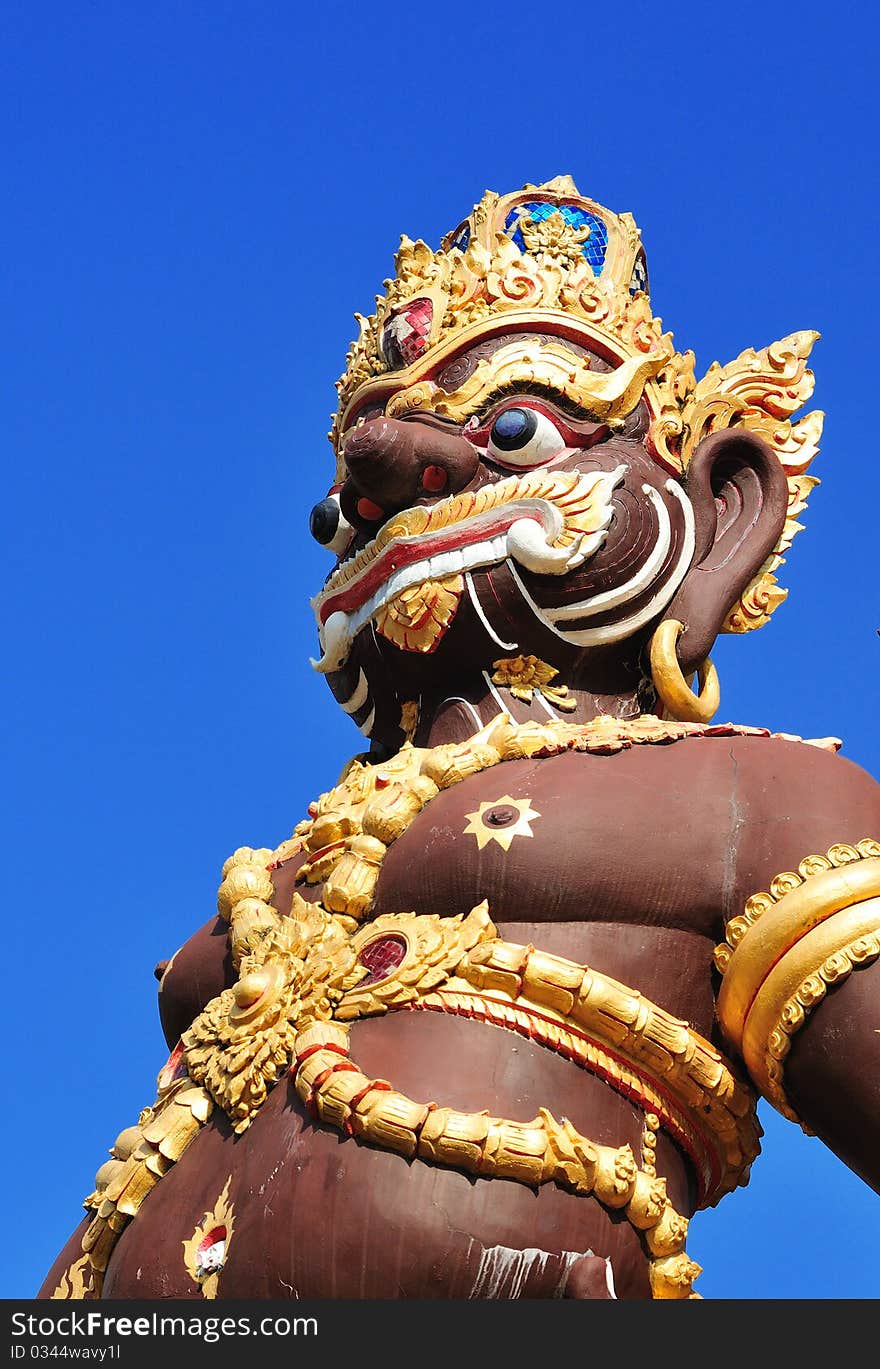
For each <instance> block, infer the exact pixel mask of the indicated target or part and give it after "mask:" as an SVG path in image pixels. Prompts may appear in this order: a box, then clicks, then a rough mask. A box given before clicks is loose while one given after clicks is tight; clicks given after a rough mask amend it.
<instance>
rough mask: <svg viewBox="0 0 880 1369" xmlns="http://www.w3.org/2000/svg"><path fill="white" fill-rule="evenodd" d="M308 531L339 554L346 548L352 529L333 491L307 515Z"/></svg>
mask: <svg viewBox="0 0 880 1369" xmlns="http://www.w3.org/2000/svg"><path fill="white" fill-rule="evenodd" d="M309 531H310V532H311V534H312V536H313V537H314V539H315V541H316V542H320V544H321V546H322V547H326V548H327V550H328V551H332V552H334V553H335V555H336V556H341V555H342V554H343V552H344V551H345V550H346V549H347V547H348V544H349V543H350V541H351V539H352V537H353V536H354V529H353V528H352V526H351V524H350V523H349V522H348V520H347V519H346V517H345V514H344V513H343V512H342V509H341V508H340V507H339V495H338V493H336V492H335V491H334V492H333V493H332V494H328V496H327V498H326V499H322V500H321V502H320V504H316V505H315V507H314V508H313V509H312V512H311V515H310V517H309Z"/></svg>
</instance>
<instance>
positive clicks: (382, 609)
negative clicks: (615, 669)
mask: <svg viewBox="0 0 880 1369" xmlns="http://www.w3.org/2000/svg"><path fill="white" fill-rule="evenodd" d="M524 340H525V341H528V342H529V343H530V344H537V345H539V346H544V345H546V344H552V345H553V346H555V348H556V349H557V351H558V349H559V346H560V342H561V339H560V338H559V337H555V336H553V337H551V336H549V335H547V334H542V335H537V336H536V335H529V337H528V338H525V339H524V335H522V334H520V335H518V337H517V338H516V339H515V341H516V342H517V343H522V342H523V341H524ZM512 341H514V339H512V338H511V337H510V336H506V337H496V338H493V339H491V340H488V341H486V340H484V341H482V342H480V343H478V344H477V345H476V346H474V347H472V348H471V349H470V350H468V351H464V352H462V353H459V354H458V355H457V356H456V357H455V358H454V359H453V360H452V361H451V362H449V363H448V364H447V365H446V367H445V368H444V369H443V370H441V371H440V372H439V374H438V375H437V376H436V377H435V383H436V387H437V389H436V395H437V396H439V399H437V398H435V403H434V406H433V408H432V410H430V411H426V412H425V411H414V412H411V413H406V414H404V415H402V416H401V417H399V418H389V417H387V416H385V414H383V412H382V411H381V410H380V409H379V408H378V406H374V407H373V408H372V409H369V408H364V409H362V410H361V411H360V412H358V411H357V410H355V411H354V412H353V414H352V416H351V421H350V422H349V424H348V426H347V428H346V430H345V431H344V432H343V434H342V435H341V443H342V452H343V456H344V458H345V462H346V466H347V469H348V476H347V479H346V480H345V483H344V484H343V485H342V486H341V487H336V488H335V489H334V490H333V491H332V492H331V494H330V496H328V499H327V500H325V501H323V502H322V504H319V505H318V506H317V507H316V509H315V510H314V511H313V515H312V530H313V532H314V533H315V535H316V536H317V537H318V540H319V541H321V542H323V543H324V544H325V545H327V546H329V547H330V548H331V549H332V550H333V551H334V552H335V553H336V555H337V562H336V566H335V568H334V569H333V570H332V571H331V573H330V575H329V576H328V579H327V581H326V582H325V585H324V587H323V589H322V590H321V592H320V593H319V594H318V595H317V596H316V597H315V599H314V600H313V605H314V608H315V613H316V617H317V620H318V624H319V634H320V641H321V648H322V655H321V659H320V661H318V662H317V663H316V665H317V668H318V669H319V670H321V671H322V672H323V673H325V674H326V675H327V678H328V681H329V683H330V686H331V689H332V690H333V692H334V694H335V695H336V697H337V699H338V700H339V702H340V704H342V706H343V707H344V708H346V710H347V711H349V712H351V713H352V714H354V715H355V717H356V720H358V721H361V715H362V714H364V712H365V710H367V706H368V703H369V710H368V711H367V712H366V713H365V716H364V718H363V724H364V725H365V724H366V722H367V721H369V722H370V728H369V732H370V735H372V736H374V737H375V736H377V735H378V734H381V735H383V736H386V737H390V731H391V729H393V728H394V727H399V721H400V708H401V706H402V704H404V703H405V702H407V701H408V700H415V699H418V698H419V697H420V696H422V695H424V694H425V693H426V692H431V693H433V694H435V695H436V694H438V692H441V691H446V692H447V693H448V692H449V691H453V692H454V691H455V690H456V688H464V687H465V685H466V683H467V680H468V678H472V677H473V676H474V675H475V673H476V674H477V675H479V673H480V672H482V671H488V672H491V669H492V665H493V662H495V661H497V660H498V659H499V658H500V657H509V656H511V655H513V654H515V653H516V654H529V655H534V656H537V657H539V658H540V659H541V660H543V661H545V662H547V663H548V664H550V665H551V666H552V667H553V668H554V669H556V670H558V671H559V675H560V680H561V681H565V680H568V681H570V680H571V679H572V678H573V676H574V675H575V674H576V673H577V672H578V671H579V670H582V669H583V667H584V665H585V663H587V662H593V663H594V664H595V663H596V662H597V661H599V660H600V659H601V660H604V661H606V662H607V663H608V664H609V665H610V664H611V663H612V662H613V661H614V659H615V658H617V657H619V656H620V654H621V653H622V652H623V653H627V652H628V653H629V655H630V656H632V654H633V652H634V651H635V652H638V651H639V650H640V649H641V646H642V644H643V642H644V639H645V631H646V630H647V627H648V625H649V624H650V623H652V622H653V621H655V620H656V618H657V615H658V614H659V613H660V612H662V610H663V608H664V607H665V606H666V605H667V604H668V602H669V600H670V599H671V598H672V596H673V594H674V593H675V591H676V589H677V588H678V586H679V584H680V583H681V581H682V579H683V577H684V575H685V574H686V572H687V570H688V567H689V565H690V561H691V558H692V555H693V549H694V526H693V515H692V511H691V508H690V503H689V501H688V498H687V496H686V494H685V493H684V490H683V487H682V485H681V483H680V481H678V480H676V479H674V478H673V477H672V476H670V474H669V473H668V472H667V471H666V470H665V469H664V468H663V467H661V466H660V465H659V463H658V462H656V461H655V460H654V459H653V458H652V457H651V456H649V454H648V452H647V451H646V446H645V439H646V434H647V429H648V413H647V409H646V408H645V406H644V404H643V403H642V402H641V401H640V400H638V399H637V400H636V403H635V405H634V407H631V408H630V410H629V412H627V413H622V412H619V407H620V406H618V411H616V412H615V411H613V406H612V407H611V411H610V412H608V413H606V414H605V416H604V417H602V418H599V417H597V415H596V413H595V412H590V411H589V410H587V409H585V408H584V407H583V406H582V405H577V404H575V403H573V402H572V400H571V398H570V396H568V397H567V396H566V395H564V394H563V393H561V392H556V393H555V392H554V391H553V390H552V389H551V388H550V387H549V386H546V385H540V386H539V385H535V384H530V383H529V382H528V381H522V380H521V381H519V382H518V383H517V384H515V385H510V384H505V385H503V386H502V387H499V392H498V393H495V394H493V395H491V396H489V397H488V400H487V399H486V397H485V396H484V395H481V402H480V403H479V405H478V406H477V407H475V408H474V409H473V411H472V412H469V413H466V414H465V413H463V412H461V410H460V409H459V410H457V411H456V412H455V415H454V417H450V416H448V414H445V413H444V411H443V409H444V406H443V398H442V396H443V395H444V394H451V393H455V394H457V395H461V394H462V393H465V392H466V390H467V382H468V380H469V378H470V377H471V376H473V375H474V374H475V372H476V370H477V367H478V366H479V365H480V364H481V363H483V362H486V361H487V360H488V361H489V363H490V364H491V358H492V357H493V356H494V355H496V354H497V355H501V353H502V351H503V349H504V348H505V347H509V345H510V344H511V342H512ZM564 346H565V347H567V348H568V350H569V351H570V352H571V354H572V359H573V360H574V359H575V358H577V360H578V364H579V365H583V364H584V362H585V361H586V362H587V363H588V370H589V372H590V374H591V375H592V374H595V377H596V379H597V380H599V379H600V378H601V377H603V376H607V375H608V373H610V372H611V370H612V368H611V367H610V366H609V365H608V364H607V363H606V362H605V361H603V360H602V359H601V358H599V357H598V356H594V355H591V354H589V353H587V352H586V351H585V349H584V348H583V347H581V346H579V345H577V344H575V343H564ZM484 370H485V367H484ZM485 388H486V387H485V386H483V387H482V389H483V390H485ZM623 403H624V407H627V406H628V405H627V401H626V399H624V401H623ZM387 407H392V410H393V406H386V408H387ZM598 407H599V405H598V403H597V408H598ZM606 407H607V406H606ZM371 715H372V716H371ZM377 723H378V733H377ZM365 730H366V728H365ZM396 740H399V736H398V737H397V738H396Z"/></svg>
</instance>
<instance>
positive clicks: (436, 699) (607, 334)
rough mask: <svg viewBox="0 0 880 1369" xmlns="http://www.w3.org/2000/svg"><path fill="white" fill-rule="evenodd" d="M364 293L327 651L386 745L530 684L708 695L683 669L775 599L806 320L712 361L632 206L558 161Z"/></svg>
mask: <svg viewBox="0 0 880 1369" xmlns="http://www.w3.org/2000/svg"><path fill="white" fill-rule="evenodd" d="M356 317H357V320H358V323H359V325H360V336H359V337H358V339H357V341H356V342H354V343H353V345H352V347H351V348H350V350H349V354H348V359H347V362H348V364H347V369H346V371H345V374H344V375H343V377H342V378H341V380H340V381H339V382H338V386H337V389H338V393H339V408H338V412H337V414H336V417H335V419H334V422H333V428H332V431H331V434H330V438H331V441H332V443H333V447H334V450H335V452H336V472H335V479H334V482H333V484H332V486H331V488H330V490H329V492H328V494H327V496H326V498H325V499H323V500H322V501H321V502H320V503H319V504H317V505H316V506H315V508H314V509H313V511H312V518H311V528H312V532H313V534H314V536H315V537H316V538H317V540H318V541H319V542H321V543H322V544H323V545H324V546H326V547H327V548H328V550H329V551H331V552H332V553H334V554H335V556H336V558H337V559H336V564H335V566H334V568H333V569H332V570H331V571H330V573H329V575H328V578H327V580H326V582H325V584H324V586H323V588H322V589H321V590H320V592H319V593H318V594H317V595H316V596H315V598H314V600H313V607H314V610H315V614H316V618H317V623H318V632H319V640H320V647H321V654H320V659H319V660H317V661H315V662H314V664H315V666H316V669H318V670H319V671H321V672H322V673H324V674H325V675H326V677H327V679H328V682H329V684H330V687H331V689H332V691H333V693H334V695H335V697H336V698H337V700H338V701H339V703H340V704H341V705H342V707H343V708H344V709H345V710H346V711H347V712H348V713H349V714H351V715H352V717H353V718H354V720H355V721H356V723H358V725H359V726H360V727H361V730H362V731H363V732H364V733H365V734H366V735H367V736H369V737H370V738H371V739H372V740H373V742H374V743H375V744H376V745H377V746H378V747H380V748H383V747H395V748H396V747H397V746H399V745H400V744H401V743H402V742H403V741H404V740H406V739H412V738H413V737H414V736H416V735H417V730H418V727H419V719H420V716H421V715H422V714H427V713H429V712H430V711H431V710H432V709H433V708H435V707H436V706H437V705H439V704H440V703H441V702H442V701H443V700H449V699H455V698H458V699H459V700H460V701H462V702H464V703H467V704H468V706H470V705H471V704H472V703H473V701H474V699H475V697H476V696H477V695H478V694H479V693H480V691H481V689H488V690H489V691H494V692H495V693H496V694H497V693H498V691H499V689H500V690H502V691H503V690H504V689H513V690H514V692H516V689H517V687H519V689H520V693H521V694H523V696H524V697H525V696H527V695H528V696H529V697H530V696H531V692H532V690H533V688H536V687H539V686H540V687H541V689H542V696H543V697H544V698H545V700H546V699H549V700H550V701H551V705H552V708H554V709H557V710H560V711H567V710H569V709H577V708H578V707H580V706H581V704H582V702H583V701H585V700H588V701H589V703H588V704H585V705H584V706H586V707H588V708H592V711H593V712H595V711H597V710H598V711H618V712H621V713H622V714H623V715H627V714H628V715H632V714H633V713H635V712H638V711H654V712H658V711H666V712H667V713H677V715H678V716H695V717H696V716H701V714H700V711H699V710H700V709H702V710H703V712H704V713H705V711H706V709H707V707H708V709H709V711H710V712H711V711H712V709H713V708H714V706H717V698H715V699H713V701H712V703H711V704H708V705H707V703H706V697H708V694H707V696H705V697H704V699H703V701H702V702H701V703H699V704H698V703H696V702H695V703H694V704H693V706H691V705H690V704H689V703H688V701H687V700H688V697H691V698H694V699H695V698H696V696H693V695H691V694H690V690H689V689H688V688H687V687H684V689H683V690H682V689H677V688H676V687H674V686H675V680H676V679H677V680H679V681H681V682H683V681H685V680H686V679H689V678H690V677H691V676H692V675H693V673H694V672H695V671H698V672H700V677H701V680H703V679H705V673H706V667H705V662H706V660H707V658H708V655H709V651H710V650H711V647H712V643H713V642H714V640H715V638H716V636H717V635H718V634H719V633H720V632H733V633H742V632H748V631H750V630H752V629H754V628H758V627H761V626H763V625H764V624H765V623H766V622H767V621H768V619H769V617H770V614H771V613H772V612H773V611H774V609H775V608H776V607H777V606H778V605H779V603H781V602H782V600H783V599H784V598H785V594H786V591H785V590H783V589H781V588H780V587H779V586H778V585H777V583H776V577H775V572H776V570H777V569H778V568H779V566H780V565H781V564H782V560H783V556H784V553H785V552H786V550H787V548H788V547H789V545H790V544H791V541H792V538H793V537H794V535H795V533H796V532H797V531H798V530H799V528H800V524H799V523H798V521H797V519H798V515H799V514H800V513H801V512H802V510H803V508H804V507H805V504H806V500H807V496H808V494H809V492H810V490H811V489H812V487H813V486H814V485H815V484H816V483H817V482H816V480H815V479H814V478H813V477H812V476H809V475H807V474H806V471H807V468H808V466H809V464H810V462H811V461H812V459H813V457H814V455H815V453H816V451H817V447H818V440H819V437H820V434H821V426H822V415H821V413H818V412H814V413H811V414H808V415H806V416H805V417H803V418H801V419H800V420H799V421H793V415H794V414H795V413H796V412H797V410H799V409H800V408H801V406H802V405H803V404H804V403H805V401H806V400H807V399H808V398H809V396H810V394H811V392H812V381H813V378H812V374H811V372H810V371H809V370H808V369H807V365H806V362H807V358H808V356H809V353H810V350H811V347H812V345H813V343H814V341H815V340H816V337H817V334H815V333H812V332H800V333H794V334H792V335H791V336H789V337H787V338H785V339H784V340H783V341H781V342H779V343H776V344H775V345H773V346H771V347H767V348H765V349H764V350H763V351H760V352H755V351H752V350H748V351H745V352H743V353H742V354H741V355H740V356H739V357H737V359H736V360H735V361H733V362H731V363H729V364H728V365H725V366H721V365H719V364H718V363H713V365H712V366H710V368H709V370H708V371H707V373H706V375H705V376H703V378H702V379H699V380H698V379H697V377H696V375H695V371H694V356H693V354H692V353H691V352H684V353H680V352H678V351H676V350H675V348H674V346H673V342H672V336H671V334H670V333H668V332H664V331H663V328H662V325H661V320H660V319H659V318H655V317H654V316H653V314H652V312H651V306H650V297H649V287H648V273H647V266H646V261H645V254H644V250H643V247H642V243H641V237H640V234H639V230H638V228H637V227H636V224H635V222H634V221H633V219H632V217H631V216H630V215H629V214H613V213H611V212H610V211H608V210H607V209H604V208H602V207H601V206H600V205H598V204H596V203H595V202H594V201H592V200H588V199H585V198H584V196H582V195H581V194H580V192H579V191H578V190H577V188H576V186H575V185H574V183H573V181H572V180H571V179H570V178H569V177H558V178H557V179H555V180H553V181H550V182H548V183H547V184H545V185H541V186H531V185H529V186H526V187H524V188H523V189H522V190H520V191H517V192H516V193H514V194H510V195H506V196H500V197H499V196H498V195H496V194H493V193H487V194H486V195H484V196H483V198H482V200H481V201H480V202H479V204H478V205H476V206H475V207H474V209H473V211H472V212H471V214H470V215H469V217H468V218H467V219H465V220H464V222H463V223H461V224H460V225H459V227H457V228H456V229H455V230H454V231H453V232H451V233H449V234H448V235H447V236H446V237H445V238H444V239H443V242H442V243H441V246H440V248H439V250H437V251H432V250H431V248H429V247H428V246H426V244H425V243H423V242H411V241H410V240H409V239H407V238H403V240H402V242H401V246H400V249H399V251H398V254H397V259H396V275H395V277H394V279H391V280H388V281H386V282H385V295H384V296H380V297H377V301H376V311H375V313H374V314H373V315H372V316H371V317H369V318H364V317H362V316H360V315H357V316H356ZM658 629H659V631H658ZM670 653H671V658H670ZM670 659H671V670H672V676H673V677H674V678H673V683H672V684H670V682H669V679H668V678H667V675H668V673H669V666H670ZM658 696H659V697H658ZM502 702H503V699H502ZM689 710H692V711H690V712H689ZM693 710H696V711H693Z"/></svg>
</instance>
